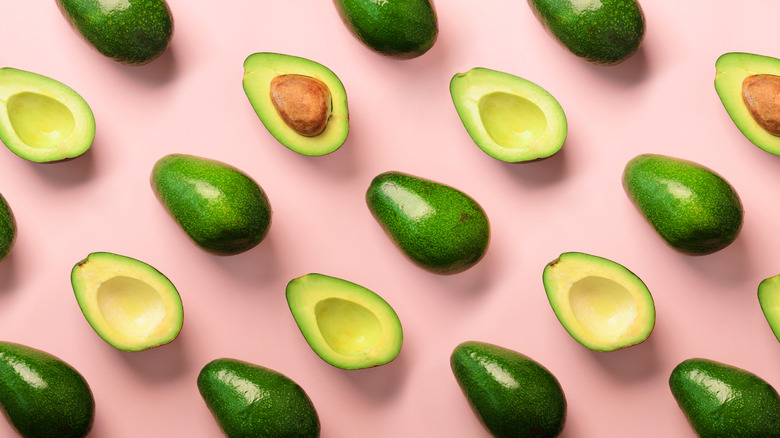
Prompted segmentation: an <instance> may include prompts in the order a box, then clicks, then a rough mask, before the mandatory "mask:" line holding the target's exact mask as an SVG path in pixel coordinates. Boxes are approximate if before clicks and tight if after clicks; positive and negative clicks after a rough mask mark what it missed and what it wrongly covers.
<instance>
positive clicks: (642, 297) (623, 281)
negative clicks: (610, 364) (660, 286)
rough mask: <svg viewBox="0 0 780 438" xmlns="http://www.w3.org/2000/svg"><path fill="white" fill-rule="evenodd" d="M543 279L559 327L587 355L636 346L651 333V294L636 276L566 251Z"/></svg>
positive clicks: (617, 266) (608, 262) (603, 261)
mask: <svg viewBox="0 0 780 438" xmlns="http://www.w3.org/2000/svg"><path fill="white" fill-rule="evenodd" d="M542 280H543V284H544V290H545V292H546V293H547V299H548V300H549V301H550V306H551V307H552V309H553V311H554V312H555V316H556V317H557V318H558V320H559V321H560V322H561V325H563V328H565V329H566V331H567V332H569V334H570V335H571V337H572V338H574V339H575V340H576V341H577V342H579V343H580V344H582V345H583V346H585V347H587V348H589V349H591V350H594V351H613V350H618V349H620V348H624V347H628V346H631V345H634V344H638V343H640V342H643V341H644V340H645V339H647V338H648V336H650V333H651V332H652V331H653V327H654V325H655V305H654V304H653V297H652V295H650V291H649V290H648V289H647V286H645V284H644V283H643V282H642V280H641V279H640V278H639V277H637V276H636V274H634V273H633V272H631V271H629V270H628V269H626V268H625V267H624V266H622V265H620V264H618V263H616V262H614V261H612V260H608V259H605V258H603V257H599V256H594V255H590V254H585V253H581V252H566V253H563V254H561V255H560V256H559V257H558V258H557V259H555V260H553V261H551V262H550V263H548V264H547V266H545V268H544V273H543V275H542Z"/></svg>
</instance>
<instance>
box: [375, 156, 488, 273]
mask: <svg viewBox="0 0 780 438" xmlns="http://www.w3.org/2000/svg"><path fill="white" fill-rule="evenodd" d="M366 203H367V205H368V208H369V210H370V211H371V214H373V216H374V218H375V219H376V220H377V222H379V224H380V225H381V226H382V228H383V229H384V231H385V232H386V233H387V235H388V236H389V237H390V238H391V240H392V241H393V242H394V243H395V244H396V245H397V246H398V247H399V248H400V249H401V251H402V252H403V253H404V254H406V256H408V257H409V258H410V259H411V260H412V261H413V262H414V263H416V264H417V265H418V266H420V267H422V268H424V269H426V270H428V271H430V272H433V273H436V274H442V275H448V274H456V273H459V272H462V271H465V270H466V269H468V268H470V267H472V266H474V265H475V264H476V263H477V262H479V261H480V260H481V259H482V257H483V256H484V255H485V252H486V251H487V248H488V244H489V241H490V223H489V221H488V217H487V215H486V214H485V211H484V210H483V209H482V207H481V206H480V205H479V204H478V203H477V202H476V201H475V200H474V199H472V198H471V197H469V196H468V195H466V194H465V193H463V192H461V191H460V190H457V189H455V188H453V187H450V186H447V185H444V184H440V183H437V182H434V181H431V180H428V179H424V178H420V177H416V176H413V175H409V174H406V173H402V172H395V171H393V172H385V173H382V174H380V175H378V176H377V177H376V178H374V179H373V180H372V181H371V184H370V186H369V188H368V190H367V192H366Z"/></svg>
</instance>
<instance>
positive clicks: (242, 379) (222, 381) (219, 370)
mask: <svg viewBox="0 0 780 438" xmlns="http://www.w3.org/2000/svg"><path fill="white" fill-rule="evenodd" d="M197 383H198V390H199V391H200V394H201V396H202V397H203V400H204V401H205V402H206V406H208V408H209V410H211V412H212V414H214V418H215V419H216V421H217V423H218V424H219V426H220V427H221V428H222V430H223V431H224V432H225V435H226V436H227V437H228V438H308V437H311V438H316V437H318V436H319V435H320V420H319V417H318V415H317V411H316V410H315V408H314V405H313V404H312V402H311V400H310V399H309V396H308V395H306V393H305V392H304V390H303V389H302V388H301V387H300V386H299V385H298V384H297V383H295V382H293V381H292V380H290V379H289V378H288V377H286V376H284V375H282V374H280V373H279V372H277V371H274V370H271V369H268V368H265V367H262V366H259V365H255V364H251V363H248V362H243V361H240V360H236V359H228V358H222V359H215V360H213V361H211V362H209V363H208V364H206V366H204V367H203V368H202V369H201V371H200V374H198V382H197Z"/></svg>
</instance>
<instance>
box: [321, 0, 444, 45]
mask: <svg viewBox="0 0 780 438" xmlns="http://www.w3.org/2000/svg"><path fill="white" fill-rule="evenodd" d="M334 4H335V5H336V9H337V10H338V13H339V15H340V16H341V19H342V21H343V22H344V24H345V25H346V26H347V28H348V29H349V30H350V31H351V32H352V34H353V35H355V37H357V39H358V40H360V41H361V42H362V43H363V44H365V45H366V46H367V47H368V48H370V49H371V50H373V51H375V52H377V53H380V54H382V55H385V56H389V57H391V58H396V59H411V58H416V57H418V56H420V55H422V54H424V53H425V52H427V51H428V50H429V49H430V48H431V47H433V44H434V43H435V42H436V38H437V37H438V35H439V25H438V19H437V17H436V10H435V8H434V7H433V4H432V3H431V1H430V0H392V1H387V0H334Z"/></svg>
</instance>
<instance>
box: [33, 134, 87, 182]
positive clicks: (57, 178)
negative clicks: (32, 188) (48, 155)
mask: <svg viewBox="0 0 780 438" xmlns="http://www.w3.org/2000/svg"><path fill="white" fill-rule="evenodd" d="M95 143H96V142H93V143H92V146H91V147H90V148H89V149H87V151H86V152H84V153H83V154H81V155H79V156H78V157H74V158H70V159H67V160H63V161H55V162H50V163H34V162H32V161H30V162H28V164H29V165H30V166H32V168H33V169H34V170H35V171H36V172H38V174H39V175H41V176H42V177H43V178H44V179H46V180H48V181H49V182H50V183H52V184H54V185H56V186H58V187H73V186H77V185H81V184H84V183H86V182H88V181H90V180H91V179H92V177H93V176H94V175H95V169H96V166H95V156H94V154H95V151H94V150H93V149H94V147H95Z"/></svg>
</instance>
